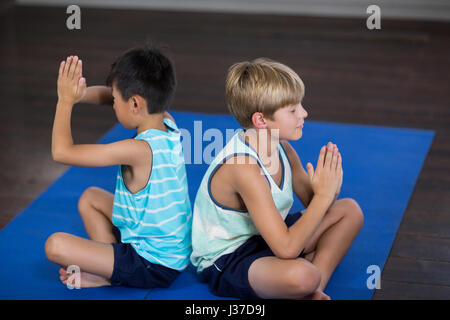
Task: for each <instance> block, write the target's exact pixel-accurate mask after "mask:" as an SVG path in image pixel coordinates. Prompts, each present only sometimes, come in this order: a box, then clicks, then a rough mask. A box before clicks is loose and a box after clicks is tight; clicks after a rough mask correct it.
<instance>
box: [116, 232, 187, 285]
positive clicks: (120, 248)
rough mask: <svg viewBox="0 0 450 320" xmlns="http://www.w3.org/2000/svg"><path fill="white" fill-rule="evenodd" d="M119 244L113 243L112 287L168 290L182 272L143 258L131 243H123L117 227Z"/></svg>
mask: <svg viewBox="0 0 450 320" xmlns="http://www.w3.org/2000/svg"><path fill="white" fill-rule="evenodd" d="M112 232H113V234H114V236H115V237H116V239H117V241H118V242H119V243H113V244H112V246H113V249H114V270H113V273H112V276H111V279H110V281H111V285H112V286H127V287H135V288H156V287H158V288H167V287H169V286H170V285H171V284H172V282H173V281H174V280H175V278H176V277H177V276H178V275H179V274H180V271H178V270H174V269H170V268H167V267H164V266H162V265H159V264H154V263H151V262H149V261H147V260H146V259H144V258H142V257H141V256H140V255H139V254H138V253H137V252H136V250H134V248H133V247H132V246H131V245H130V244H129V243H122V242H121V237H120V231H119V229H118V228H117V227H113V230H112Z"/></svg>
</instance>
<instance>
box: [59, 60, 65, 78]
mask: <svg viewBox="0 0 450 320" xmlns="http://www.w3.org/2000/svg"><path fill="white" fill-rule="evenodd" d="M65 64H66V62H65V61H61V63H60V64H59V70H58V76H59V77H60V76H61V75H62V74H63V72H64V66H65Z"/></svg>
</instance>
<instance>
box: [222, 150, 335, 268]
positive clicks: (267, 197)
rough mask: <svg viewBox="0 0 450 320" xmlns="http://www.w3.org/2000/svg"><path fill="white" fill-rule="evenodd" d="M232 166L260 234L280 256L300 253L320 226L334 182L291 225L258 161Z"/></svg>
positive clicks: (233, 178)
mask: <svg viewBox="0 0 450 320" xmlns="http://www.w3.org/2000/svg"><path fill="white" fill-rule="evenodd" d="M238 158H239V157H238ZM243 162H244V160H243V159H239V160H237V163H243ZM235 163H236V161H235ZM225 165H227V164H225ZM232 166H233V168H232V170H230V172H231V181H232V184H233V188H234V189H235V190H236V192H237V193H239V195H240V196H241V198H242V200H243V201H244V203H245V206H246V208H247V210H248V212H249V214H250V216H251V218H252V220H253V223H254V224H255V226H256V228H257V229H258V230H259V232H260V233H261V236H262V237H263V238H264V240H265V241H266V242H267V244H268V245H269V247H270V248H271V250H272V251H273V252H274V254H275V255H276V256H277V257H279V258H282V259H292V258H295V257H297V256H298V255H299V254H300V253H301V251H302V250H303V249H304V248H305V246H306V244H307V242H308V241H309V239H310V238H311V237H312V235H313V234H314V232H315V231H316V230H317V228H318V227H319V224H320V222H321V221H322V218H323V216H324V215H325V213H326V211H327V209H328V207H329V205H330V203H331V200H332V197H331V195H330V194H331V193H330V192H329V190H331V189H332V186H331V188H330V187H328V188H325V189H329V190H328V191H325V192H323V190H321V192H320V194H317V195H314V197H313V199H312V200H311V202H310V203H309V206H308V208H307V209H306V212H305V213H304V216H303V217H302V219H299V220H298V221H297V222H296V223H295V224H294V225H293V226H291V227H290V228H288V227H287V226H286V224H285V222H284V221H283V219H282V218H281V215H280V213H279V212H278V210H277V208H276V206H275V204H274V202H273V198H272V194H271V192H270V187H269V185H268V183H267V180H266V178H265V177H264V176H263V175H261V173H260V168H259V166H258V165H257V164H239V165H232ZM322 189H324V188H323V187H322ZM332 192H334V190H332Z"/></svg>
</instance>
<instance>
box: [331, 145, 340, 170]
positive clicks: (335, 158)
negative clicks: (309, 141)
mask: <svg viewBox="0 0 450 320" xmlns="http://www.w3.org/2000/svg"><path fill="white" fill-rule="evenodd" d="M338 157H339V153H338V152H337V148H336V147H334V146H333V157H332V159H331V170H333V171H336V170H337V164H338Z"/></svg>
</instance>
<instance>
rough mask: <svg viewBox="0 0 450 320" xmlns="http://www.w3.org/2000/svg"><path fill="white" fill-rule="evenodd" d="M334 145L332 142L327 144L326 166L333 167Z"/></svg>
mask: <svg viewBox="0 0 450 320" xmlns="http://www.w3.org/2000/svg"><path fill="white" fill-rule="evenodd" d="M333 148H334V147H333V145H332V143H331V142H329V143H328V146H327V154H326V155H325V164H324V167H325V168H328V169H331V160H333Z"/></svg>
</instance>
